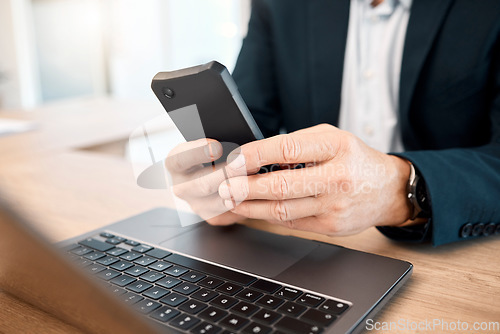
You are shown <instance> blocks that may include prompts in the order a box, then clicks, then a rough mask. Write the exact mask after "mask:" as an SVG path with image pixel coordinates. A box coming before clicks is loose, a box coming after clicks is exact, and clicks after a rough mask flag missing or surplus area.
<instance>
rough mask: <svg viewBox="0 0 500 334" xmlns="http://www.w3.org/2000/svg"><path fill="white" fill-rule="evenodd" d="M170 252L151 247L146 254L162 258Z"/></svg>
mask: <svg viewBox="0 0 500 334" xmlns="http://www.w3.org/2000/svg"><path fill="white" fill-rule="evenodd" d="M170 254H172V253H170V252H167V251H165V250H163V249H158V248H155V249H152V250H150V251H148V252H146V255H147V256H152V257H155V258H157V259H163V258H164V257H166V256H169V255H170Z"/></svg>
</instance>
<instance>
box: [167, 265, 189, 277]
mask: <svg viewBox="0 0 500 334" xmlns="http://www.w3.org/2000/svg"><path fill="white" fill-rule="evenodd" d="M187 272H188V270H187V269H186V268H182V267H179V266H173V267H170V268H168V269H167V270H165V273H166V274H169V275H171V276H174V277H179V276H181V275H183V274H185V273H187Z"/></svg>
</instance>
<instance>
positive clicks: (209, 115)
mask: <svg viewBox="0 0 500 334" xmlns="http://www.w3.org/2000/svg"><path fill="white" fill-rule="evenodd" d="M151 88H152V89H153V92H154V93H155V95H156V97H157V98H158V99H159V100H160V102H161V104H162V105H163V107H164V108H165V110H166V111H167V113H168V114H169V116H170V117H171V119H172V121H173V122H174V123H175V125H176V126H177V128H178V129H179V131H180V132H181V134H182V135H183V136H184V138H185V139H186V140H187V141H192V140H196V139H200V138H212V139H215V140H218V141H219V142H221V143H233V144H236V145H238V146H241V145H243V144H246V143H248V142H251V141H254V140H259V139H263V138H264V137H263V135H262V132H261V131H260V129H259V127H258V126H257V123H256V122H255V120H254V119H253V117H252V114H251V113H250V111H249V110H248V108H247V106H246V104H245V102H244V101H243V99H242V98H241V95H240V94H239V92H238V87H237V86H236V83H235V82H234V80H233V78H232V77H231V74H229V71H228V70H227V69H226V67H225V66H224V65H222V64H221V63H218V62H216V61H212V62H210V63H207V64H204V65H200V66H195V67H189V68H185V69H181V70H178V71H172V72H160V73H158V74H157V75H155V77H154V78H153V82H152V84H151ZM190 107H191V108H190ZM193 110H195V111H196V114H193ZM227 153H229V152H224V155H226V154H227Z"/></svg>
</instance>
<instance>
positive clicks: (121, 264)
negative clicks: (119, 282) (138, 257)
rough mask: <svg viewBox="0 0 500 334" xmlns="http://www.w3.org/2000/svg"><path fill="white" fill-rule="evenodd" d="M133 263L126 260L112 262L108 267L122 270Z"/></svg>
mask: <svg viewBox="0 0 500 334" xmlns="http://www.w3.org/2000/svg"><path fill="white" fill-rule="evenodd" d="M132 266H133V264H132V263H130V262H127V261H120V262H116V263H114V264H112V265H111V266H110V267H111V268H113V269H116V270H119V271H124V270H127V269H128V268H130V267H132Z"/></svg>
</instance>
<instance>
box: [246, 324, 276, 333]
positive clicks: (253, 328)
mask: <svg viewBox="0 0 500 334" xmlns="http://www.w3.org/2000/svg"><path fill="white" fill-rule="evenodd" d="M271 330H272V329H271V328H270V327H267V326H264V325H260V324H257V323H255V322H252V323H251V324H250V325H248V326H247V327H245V328H244V329H243V333H245V334H257V333H258V334H268V333H270V332H271Z"/></svg>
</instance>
